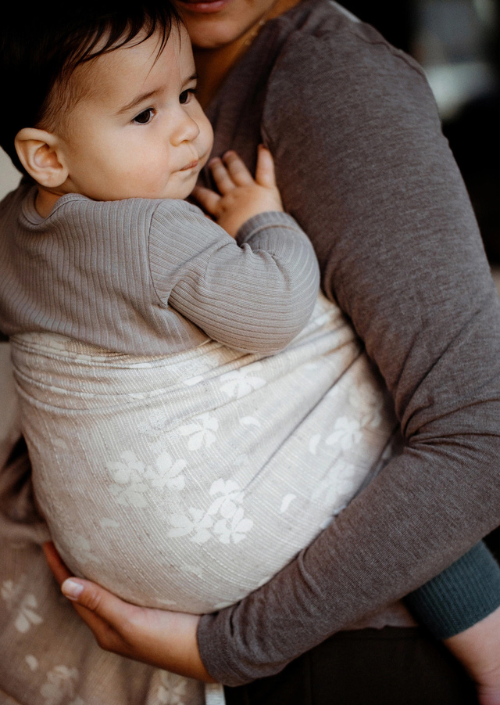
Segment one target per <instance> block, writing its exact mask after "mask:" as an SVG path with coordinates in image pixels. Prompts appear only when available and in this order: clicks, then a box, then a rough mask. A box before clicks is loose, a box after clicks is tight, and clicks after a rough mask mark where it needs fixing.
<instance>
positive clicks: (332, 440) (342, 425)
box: [325, 416, 363, 450]
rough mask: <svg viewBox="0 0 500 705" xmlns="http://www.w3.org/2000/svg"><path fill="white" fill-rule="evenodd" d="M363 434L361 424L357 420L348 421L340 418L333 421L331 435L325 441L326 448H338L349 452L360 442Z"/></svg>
mask: <svg viewBox="0 0 500 705" xmlns="http://www.w3.org/2000/svg"><path fill="white" fill-rule="evenodd" d="M362 437H363V434H362V432H361V424H360V422H359V421H358V420H357V419H348V418H347V417H346V416H342V417H341V418H340V419H337V420H336V421H335V425H334V427H333V433H332V434H331V435H330V436H328V438H327V439H326V441H325V442H326V444H327V445H328V446H338V447H339V448H342V450H349V449H350V448H352V446H354V445H356V444H357V443H359V442H360V441H361V439H362Z"/></svg>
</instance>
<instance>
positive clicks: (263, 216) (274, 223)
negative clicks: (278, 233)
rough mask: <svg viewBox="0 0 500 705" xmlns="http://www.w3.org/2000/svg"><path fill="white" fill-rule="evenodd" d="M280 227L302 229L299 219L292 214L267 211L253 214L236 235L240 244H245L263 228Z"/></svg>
mask: <svg viewBox="0 0 500 705" xmlns="http://www.w3.org/2000/svg"><path fill="white" fill-rule="evenodd" d="M280 227H281V228H286V229H288V230H290V229H292V230H295V231H300V228H299V226H298V225H297V221H295V220H294V219H293V218H292V216H291V215H288V214H287V213H283V212H282V211H266V212H265V213H259V214H258V215H254V216H252V218H249V220H247V221H246V222H245V223H243V225H242V226H241V228H240V229H239V230H238V233H237V235H236V242H237V243H238V245H243V244H244V243H245V242H248V240H249V239H250V238H252V237H253V236H254V235H256V234H257V233H259V232H260V231H261V230H267V229H268V228H280ZM300 232H302V231H300Z"/></svg>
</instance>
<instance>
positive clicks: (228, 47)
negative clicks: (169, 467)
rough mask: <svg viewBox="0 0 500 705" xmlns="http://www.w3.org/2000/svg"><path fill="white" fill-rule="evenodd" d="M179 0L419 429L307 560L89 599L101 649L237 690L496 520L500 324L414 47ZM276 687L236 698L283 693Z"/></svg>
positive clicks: (331, 291)
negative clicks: (232, 597)
mask: <svg viewBox="0 0 500 705" xmlns="http://www.w3.org/2000/svg"><path fill="white" fill-rule="evenodd" d="M178 6H179V8H180V10H181V12H182V14H183V18H184V21H185V23H186V26H187V28H188V30H189V32H190V35H191V37H192V40H193V43H194V45H195V47H196V56H197V62H198V71H199V74H200V99H201V100H202V102H203V103H204V104H205V105H208V106H209V108H208V110H209V115H210V117H211V119H212V121H213V123H214V126H215V133H216V143H215V153H216V154H220V153H222V152H224V151H225V150H226V149H228V148H229V147H232V148H235V149H237V150H238V151H239V152H240V154H241V155H242V156H243V157H244V158H245V159H246V161H247V163H248V165H249V166H250V167H251V168H253V166H254V164H253V159H254V155H255V152H256V145H257V143H258V142H259V141H261V139H262V138H264V139H265V140H266V141H267V142H268V144H269V146H270V147H271V150H272V152H273V154H274V156H275V159H276V166H277V175H278V182H279V186H280V189H281V191H282V195H283V199H284V203H285V207H286V208H287V209H288V210H289V211H290V212H291V213H292V215H294V216H295V217H296V218H297V220H298V221H299V222H300V224H301V225H302V226H303V227H304V229H305V230H306V232H308V234H309V235H310V237H311V239H312V241H313V243H314V245H315V247H316V252H317V254H318V258H319V261H320V265H321V267H322V273H323V288H324V290H325V292H326V293H327V295H329V296H330V297H335V298H336V299H337V301H338V302H339V303H340V305H341V307H342V308H343V309H344V310H345V311H346V313H347V314H348V315H349V316H350V317H351V319H352V321H353V324H354V326H355V328H356V330H357V332H358V333H359V335H360V337H361V338H362V339H363V341H364V342H365V344H366V348H367V351H368V354H369V355H370V356H371V357H372V358H373V359H374V361H375V362H376V364H377V365H378V367H379V369H380V371H381V373H382V375H383V377H384V379H385V382H386V384H387V386H388V388H389V390H390V391H391V393H392V394H393V397H394V400H395V406H396V411H397V413H398V416H399V419H400V421H401V426H402V429H403V432H404V434H405V436H406V439H407V448H406V450H405V452H404V453H403V454H402V456H400V457H399V458H397V459H395V460H393V461H392V462H391V463H390V464H389V465H388V467H387V468H386V469H385V470H384V472H383V473H382V474H381V476H379V478H377V480H376V481H374V482H373V483H372V485H371V486H370V487H368V488H367V489H366V490H365V492H364V493H363V494H362V495H360V496H359V497H358V498H357V499H356V500H355V501H354V502H353V503H352V505H351V506H350V507H348V508H347V509H346V510H345V512H344V513H342V514H341V515H340V516H339V517H338V519H337V520H336V522H335V523H334V524H332V525H331V526H330V527H329V528H328V529H327V530H326V531H325V532H324V533H323V534H322V535H321V536H320V537H319V538H318V539H317V540H316V541H315V542H314V544H313V545H312V546H311V547H310V549H308V550H307V551H305V552H304V553H303V554H302V555H301V557H300V559H299V560H298V561H295V562H294V563H292V564H291V565H290V566H289V568H287V569H286V570H285V571H283V572H282V573H281V574H280V575H279V576H278V577H277V578H275V579H274V580H272V581H271V582H270V583H269V584H268V585H267V586H265V587H264V588H262V589H261V590H260V591H258V592H257V593H255V594H254V595H252V596H250V597H249V598H247V599H246V600H244V601H243V602H242V603H241V604H240V605H238V606H237V607H235V608H230V609H228V610H225V611H223V612H221V613H219V614H218V615H216V616H206V617H204V618H202V620H201V622H200V624H199V626H198V620H197V618H192V619H190V620H189V619H188V620H187V621H182V624H181V623H180V622H179V621H178V618H177V617H176V616H172V615H168V613H166V614H165V619H167V620H170V621H168V622H161V621H158V620H159V619H160V618H161V617H162V615H159V614H158V613H154V612H153V613H148V612H147V611H143V610H138V609H135V608H131V607H130V606H126V605H124V604H123V603H120V601H118V600H116V598H112V597H111V596H109V595H107V594H106V593H105V592H103V591H99V590H98V589H97V588H92V587H89V588H88V589H87V590H86V591H84V593H82V594H81V596H80V599H81V600H82V604H86V605H87V608H92V609H91V610H90V611H89V609H86V608H82V607H78V609H79V611H80V613H82V614H84V615H85V617H86V619H87V621H88V622H89V623H90V625H91V626H92V627H93V629H94V631H95V632H96V633H97V634H98V635H99V636H98V638H99V639H100V643H101V644H102V645H103V646H104V647H107V648H110V649H111V650H115V651H119V652H120V653H122V654H125V655H129V656H132V657H133V658H137V659H140V660H143V661H146V662H148V663H151V664H153V665H156V666H159V667H168V668H169V669H170V670H176V669H177V670H179V671H181V672H184V673H187V674H191V675H194V676H196V677H204V678H205V679H207V680H208V679H209V675H208V674H211V675H212V676H213V677H215V678H216V679H218V680H222V681H223V682H225V683H227V684H231V685H237V684H239V683H241V682H244V681H245V680H249V679H252V678H257V677H261V676H266V675H268V674H272V673H275V672H276V671H277V670H279V669H281V668H282V667H283V666H284V665H285V664H286V663H287V662H288V661H289V660H290V659H291V658H293V657H295V656H297V655H298V654H300V653H302V652H303V651H304V650H305V649H308V648H311V647H313V646H314V645H316V644H318V643H319V642H321V641H322V640H323V639H325V638H326V637H328V636H329V635H330V634H331V633H332V632H334V631H336V630H338V629H340V628H342V627H345V626H347V625H349V624H352V623H353V622H355V621H356V620H357V619H359V618H360V617H362V616H363V615H365V614H367V613H371V612H373V611H375V610H377V609H380V608H381V607H384V606H385V605H387V604H389V603H390V602H394V600H397V599H399V598H400V597H401V596H402V595H404V594H405V593H407V592H408V591H410V590H412V589H414V588H416V587H417V586H418V585H419V584H421V583H422V582H424V581H425V580H428V579H429V578H431V577H432V575H434V574H435V573H436V572H438V571H439V570H441V569H443V568H444V567H445V566H446V565H447V564H448V563H450V562H451V561H452V560H454V559H456V558H457V557H458V556H459V555H460V554H461V553H463V552H464V551H465V550H466V549H467V548H469V547H470V545H472V544H473V543H474V542H475V541H476V540H477V539H478V538H480V537H481V536H482V535H483V534H485V533H487V532H488V531H489V530H491V529H492V528H494V527H495V526H496V525H497V523H498V519H497V517H498V514H499V512H498V508H499V485H498V481H497V480H496V472H495V471H496V458H497V457H498V450H499V446H500V438H499V434H498V429H497V425H498V424H497V419H498V418H499V410H500V409H499V403H500V402H499V398H500V392H499V377H500V370H499V361H498V355H495V352H496V350H497V349H498V344H499V341H500V322H499V312H498V302H497V299H496V294H495V292H494V288H493V285H492V284H491V281H490V278H489V270H488V267H487V264H486V262H485V260H484V256H483V255H482V249H481V245H480V242H479V239H478V235H477V230H476V227H475V224H474V220H473V216H472V214H471V212H470V207H469V205H468V201H467V197H466V194H465V192H464V189H463V186H462V184H461V180H460V178H459V176H458V174H457V172H456V170H455V167H454V165H453V161H452V159H451V157H450V155H449V153H448V151H447V149H446V146H445V145H444V144H443V141H442V138H441V137H440V130H439V122H438V120H437V116H436V114H435V111H434V107H433V105H432V98H431V97H430V94H429V92H428V90H427V88H426V86H425V84H424V81H423V79H422V77H421V75H420V73H419V70H418V69H417V68H416V67H415V66H414V65H413V64H412V63H411V62H410V61H409V60H408V59H407V58H404V57H403V56H402V55H401V54H399V53H398V52H395V51H393V50H391V49H389V48H388V47H387V45H386V44H385V43H384V42H383V40H382V39H381V38H380V37H379V36H378V35H377V34H376V33H374V32H372V31H371V30H370V29H368V28H366V27H364V26H362V25H360V24H358V23H357V22H356V21H355V20H353V19H352V18H349V17H346V15H345V12H343V11H342V10H341V9H340V8H338V7H337V6H335V5H334V4H331V3H327V2H318V1H316V0H307V1H306V2H302V3H300V4H297V3H296V2H290V1H289V2H286V1H285V0H283V1H281V0H279V2H277V3H273V2H270V0H267V1H265V2H264V0H260V1H259V2H250V1H249V0H213V2H206V3H191V2H180V1H179V2H178ZM232 68H234V71H232V72H231V73H230V74H229V71H230V69H232ZM225 78H227V81H225V80H224V79H225ZM464 282H466V283H467V284H466V286H464ZM465 371H466V374H464V372H465ZM20 462H21V461H18V463H20ZM52 559H53V557H52ZM53 564H54V566H55V570H56V572H57V574H58V576H59V579H60V580H62V579H63V577H65V576H66V574H65V573H64V570H63V569H62V568H61V566H58V565H56V564H55V563H54V561H53ZM40 570H41V568H40ZM66 587H68V586H66ZM47 599H48V600H50V599H54V597H53V596H52V597H50V598H47ZM89 600H90V601H89ZM67 619H70V618H69V617H68V618H67ZM179 619H180V618H179ZM145 620H146V621H145ZM148 620H149V621H148ZM176 620H177V621H176ZM389 623H390V622H389ZM283 624H286V627H285V628H283V626H282V625H283ZM110 625H111V626H110ZM115 628H116V629H118V631H117V630H116V629H115ZM75 629H78V627H75ZM166 629H170V630H175V632H174V631H172V633H175V642H176V643H175V648H176V649H177V651H178V653H179V654H180V655H179V656H177V655H172V654H173V652H172V651H171V647H172V645H171V644H169V643H168V639H167V640H165V633H166V632H165V630H166ZM179 629H180V630H184V631H182V633H179ZM196 630H197V634H198V644H199V646H200V652H201V660H200V657H199V655H198V653H197V652H196V650H194V651H193V643H194V637H195V633H196ZM75 633H76V632H75ZM167 636H168V634H167ZM73 638H75V637H73ZM165 643H166V645H165ZM184 645H185V649H186V651H185V653H182V648H183V646H184ZM180 647H181V648H180ZM324 648H329V647H324ZM377 648H378V645H377ZM89 653H90V652H89ZM28 656H29V654H28ZM111 658H114V657H111ZM176 659H178V662H177V664H176ZM29 663H31V664H33V661H30V662H29ZM114 663H116V661H115V662H114ZM186 664H187V665H186ZM99 667H101V666H99ZM29 668H31V666H29ZM134 668H137V669H139V670H140V668H142V667H140V666H139V665H136V666H134ZM108 670H109V664H108ZM139 670H138V671H137V672H136V675H135V677H136V678H137V679H140V678H143V679H145V680H146V676H145V675H144V673H145V672H144V671H140V673H139ZM207 671H208V672H207ZM145 680H144V682H145ZM144 687H145V686H144ZM283 687H284V688H285V690H286V688H287V686H286V683H285V685H284V686H283ZM272 688H273V686H272V687H271V689H270V690H268V695H267V696H264V695H263V692H262V691H256V692H251V691H248V692H247V693H245V694H243V695H241V696H240V695H238V693H236V697H241V698H250V699H251V698H252V697H253V698H255V702H259V703H263V702H265V697H269V698H270V701H273V698H274V702H280V703H282V702H283V703H284V702H286V700H285V696H282V695H281V694H282V693H284V692H285V690H283V689H282V690H279V689H278V690H277V691H276V690H274V691H273V690H272ZM279 688H281V686H279ZM234 695H235V693H234V692H233V694H232V695H230V696H229V697H231V698H232V697H233V696H234ZM413 696H414V697H416V700H415V702H422V701H423V699H422V694H420V695H418V694H417V695H415V694H413ZM286 697H288V696H286ZM328 697H329V694H328V692H327V693H326V698H328ZM409 697H410V695H409V694H408V693H407V694H406V695H405V702H410V700H409ZM446 697H448V698H449V700H448V701H449V702H460V701H459V700H458V699H456V697H458V696H456V693H455V694H450V693H448V694H447V695H446ZM467 697H469V696H467ZM470 697H472V696H470ZM453 698H455V699H453ZM401 699H402V697H401V696H399V700H401ZM242 701H243V702H245V700H244V699H243V700H242ZM425 701H426V702H430V700H428V699H425ZM109 702H111V700H109ZM113 702H114V701H113ZM290 702H291V701H290ZM385 702H388V701H387V699H386V700H385ZM439 702H447V700H445V697H444V696H439ZM464 702H465V700H464Z"/></svg>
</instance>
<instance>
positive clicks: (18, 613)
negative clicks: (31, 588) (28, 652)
mask: <svg viewBox="0 0 500 705" xmlns="http://www.w3.org/2000/svg"><path fill="white" fill-rule="evenodd" d="M24 583H25V576H21V578H20V580H19V582H18V583H17V584H15V583H14V581H13V580H5V581H4V582H3V584H2V589H1V595H2V598H3V599H4V600H5V602H6V603H7V609H8V610H9V612H14V613H15V617H14V626H15V628H16V629H17V631H18V632H21V633H22V634H25V633H26V632H28V631H29V630H30V628H31V627H32V626H33V625H38V624H41V623H42V622H43V619H42V617H41V616H40V615H39V614H38V613H37V612H35V610H36V609H37V608H38V601H37V599H36V597H35V595H33V594H32V593H28V594H25V595H23V594H22V590H23V587H24Z"/></svg>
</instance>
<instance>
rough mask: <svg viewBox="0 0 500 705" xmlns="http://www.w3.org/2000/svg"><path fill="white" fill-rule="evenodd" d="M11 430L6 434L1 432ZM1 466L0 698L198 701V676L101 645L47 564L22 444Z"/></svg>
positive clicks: (4, 384) (7, 704)
mask: <svg viewBox="0 0 500 705" xmlns="http://www.w3.org/2000/svg"><path fill="white" fill-rule="evenodd" d="M8 347H9V346H8V345H5V344H3V345H1V346H0V356H1V363H2V364H1V368H0V389H1V390H2V403H3V404H6V405H8V406H7V408H9V409H10V411H11V413H10V414H9V415H8V416H7V415H6V414H3V415H2V424H1V429H0V430H1V433H2V435H1V437H0V438H1V444H0V447H1V449H2V450H3V451H5V452H7V451H8V453H9V455H10V453H11V451H12V450H13V447H12V446H13V440H14V437H15V436H17V435H18V434H17V433H16V432H15V429H16V427H18V418H17V415H16V413H15V408H14V406H15V397H14V395H11V394H10V393H9V390H10V391H13V390H12V387H11V383H10V375H9V371H8V366H7V364H6V362H7V356H8ZM9 437H10V441H9V442H7V441H6V440H5V439H6V438H9ZM14 450H15V451H16V452H15V453H14V454H13V455H12V457H11V460H10V461H9V462H7V463H5V464H4V466H3V468H2V472H1V474H0V532H1V539H2V540H1V561H0V653H1V654H2V658H1V659H0V703H2V705H103V703H106V705H124V704H125V703H130V705H165V704H166V703H169V702H175V703H177V704H178V705H180V703H185V705H200V704H201V703H204V702H205V694H204V687H203V685H202V684H201V683H198V682H197V681H194V680H188V679H186V678H182V677H180V676H175V675H173V674H170V673H167V672H166V671H162V670H160V669H156V668H152V667H150V666H146V665H144V664H140V663H136V662H134V661H131V660H130V659H125V658H121V657H120V656H116V655H114V654H110V653H107V652H105V651H103V650H102V649H100V648H99V647H98V646H97V644H96V642H95V640H94V637H93V636H92V633H91V632H90V630H89V629H88V628H87V626H86V625H85V624H84V623H83V622H82V621H81V619H80V618H79V617H78V615H77V614H76V612H75V611H74V610H73V608H72V607H71V604H70V603H69V602H68V600H66V598H64V597H62V595H61V593H60V591H59V588H58V586H57V584H56V582H55V580H54V578H53V576H52V573H51V572H50V571H49V569H48V566H47V563H46V561H45V558H44V555H43V553H42V550H41V544H42V543H43V542H44V541H46V540H48V538H49V533H48V530H47V526H46V524H45V522H44V521H43V519H42V518H41V516H40V515H39V514H38V512H37V510H36V509H35V506H34V502H33V488H32V484H31V466H30V464H29V462H28V458H27V455H26V452H25V448H24V446H23V445H20V446H19V447H18V448H17V449H14Z"/></svg>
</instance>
